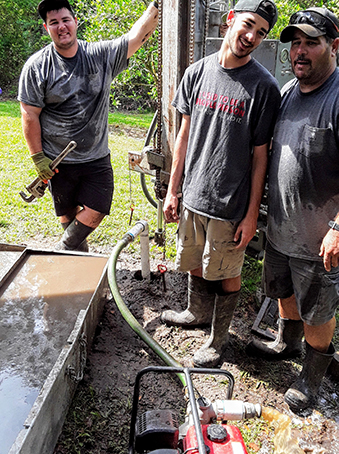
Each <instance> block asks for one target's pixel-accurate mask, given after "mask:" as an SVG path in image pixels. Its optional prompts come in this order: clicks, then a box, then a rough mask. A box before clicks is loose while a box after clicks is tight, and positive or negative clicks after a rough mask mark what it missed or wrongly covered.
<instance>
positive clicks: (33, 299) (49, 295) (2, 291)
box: [0, 243, 109, 454]
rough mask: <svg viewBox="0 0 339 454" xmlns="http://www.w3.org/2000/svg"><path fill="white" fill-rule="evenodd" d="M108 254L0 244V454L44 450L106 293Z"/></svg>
mask: <svg viewBox="0 0 339 454" xmlns="http://www.w3.org/2000/svg"><path fill="white" fill-rule="evenodd" d="M107 261H108V257H103V256H99V255H91V254H83V253H73V252H53V251H42V250H38V249H29V248H25V247H23V246H15V245H6V244H1V243H0V408H1V416H0V454H52V453H53V451H54V447H55V445H56V442H57V439H58V436H59V434H60V432H61V430H62V426H63V423H64V420H65V417H66V414H67V411H68V408H69V405H70V403H71V401H72V398H73V395H74V392H75V389H76V386H77V384H78V382H79V381H80V380H81V379H82V376H83V371H84V367H85V364H86V355H87V351H88V349H89V348H90V345H91V342H92V340H93V337H94V333H95V329H96V326H97V324H98V319H99V317H100V315H101V314H102V310H103V306H104V303H105V301H106V299H107V297H108V295H109V288H108V284H107V269H106V268H107Z"/></svg>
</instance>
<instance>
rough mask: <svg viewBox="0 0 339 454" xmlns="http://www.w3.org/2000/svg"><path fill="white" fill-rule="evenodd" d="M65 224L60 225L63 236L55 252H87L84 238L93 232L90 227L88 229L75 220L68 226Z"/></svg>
mask: <svg viewBox="0 0 339 454" xmlns="http://www.w3.org/2000/svg"><path fill="white" fill-rule="evenodd" d="M66 224H67V223H66V222H65V223H62V226H63V227H66V228H65V231H64V234H63V236H62V238H61V240H60V241H59V243H58V244H57V245H56V247H55V249H56V250H57V251H82V252H88V245H87V241H86V238H87V236H88V235H89V234H90V233H92V232H93V230H94V229H93V228H92V227H88V226H87V225H85V224H82V222H80V221H78V219H77V218H75V219H73V221H72V222H71V223H69V225H68V226H67V225H66Z"/></svg>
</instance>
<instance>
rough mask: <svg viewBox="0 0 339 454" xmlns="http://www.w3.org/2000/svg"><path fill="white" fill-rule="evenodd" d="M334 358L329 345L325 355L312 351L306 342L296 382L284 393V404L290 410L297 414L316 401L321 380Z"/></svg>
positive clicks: (332, 348) (332, 350)
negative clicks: (285, 403) (301, 367)
mask: <svg viewBox="0 0 339 454" xmlns="http://www.w3.org/2000/svg"><path fill="white" fill-rule="evenodd" d="M333 356H334V347H333V344H332V343H331V344H330V346H329V348H328V351H327V353H321V352H319V351H317V350H314V348H312V347H311V346H310V345H309V344H308V343H307V342H306V356H305V360H304V363H303V369H302V371H301V373H300V375H299V378H298V380H297V381H296V382H295V383H293V385H292V386H291V388H290V389H289V390H288V391H287V392H286V393H285V397H284V399H285V402H287V403H288V405H289V406H290V408H291V410H292V411H294V412H296V413H298V412H300V411H301V410H305V409H306V408H308V407H310V406H312V405H313V404H315V403H316V401H317V394H318V391H319V387H320V384H321V380H322V378H323V376H324V375H325V373H326V370H327V368H328V366H329V365H330V363H331V361H332V359H333Z"/></svg>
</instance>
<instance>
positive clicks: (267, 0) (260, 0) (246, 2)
mask: <svg viewBox="0 0 339 454" xmlns="http://www.w3.org/2000/svg"><path fill="white" fill-rule="evenodd" d="M233 11H235V12H236V13H245V12H249V13H256V14H259V16H261V17H262V18H263V19H265V20H266V21H267V22H268V24H269V30H271V29H272V28H273V27H274V25H275V23H276V22H277V19H278V10H277V7H276V6H275V3H274V1H273V0H239V1H238V3H237V4H236V5H235V7H234V8H233Z"/></svg>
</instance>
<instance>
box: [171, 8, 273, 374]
mask: <svg viewBox="0 0 339 454" xmlns="http://www.w3.org/2000/svg"><path fill="white" fill-rule="evenodd" d="M276 19H277V9H276V6H275V4H274V3H273V1H271V0H268V1H265V0H240V1H239V2H238V3H237V4H236V5H235V7H234V10H231V11H230V12H229V14H228V18H227V25H228V29H227V33H226V36H225V37H224V40H223V44H222V47H221V49H220V51H219V52H218V53H217V54H213V55H210V56H208V57H206V58H204V59H202V60H199V61H198V62H196V63H195V64H193V65H192V66H190V67H189V68H188V69H187V70H186V72H185V74H184V77H183V79H182V81H181V83H180V86H179V88H178V91H177V94H176V96H175V98H174V100H173V105H174V106H175V107H176V108H177V110H178V111H179V112H180V113H181V114H182V115H183V117H182V123H181V127H180V131H179V134H178V137H177V140H176V144H175V149H174V154H173V163H172V171H171V177H170V182H169V186H168V192H167V196H166V200H165V203H164V213H165V217H166V220H167V222H175V221H178V214H177V207H178V194H177V193H178V190H179V186H180V184H181V180H182V177H184V178H183V185H182V209H181V213H180V222H179V231H178V242H177V260H176V266H177V269H178V270H180V271H188V272H189V275H188V307H187V309H186V310H185V311H184V312H182V313H177V312H174V311H171V310H170V311H165V312H164V313H163V314H162V320H163V321H164V322H165V323H167V324H171V325H180V326H196V325H203V324H210V323H212V329H211V335H210V338H209V339H208V341H207V342H206V343H205V345H204V346H203V347H202V348H201V349H200V350H199V351H197V352H196V353H195V354H194V358H193V361H194V364H195V365H196V366H200V367H214V366H215V365H217V364H218V363H219V362H220V359H221V355H222V353H223V352H224V351H225V349H226V347H227V343H228V328H229V325H230V323H231V319H232V316H233V311H234V309H235V306H236V303H237V300H238V296H239V292H240V285H241V277H240V274H241V268H242V264H243V259H244V251H245V248H246V246H247V244H248V243H249V241H250V240H251V239H252V238H253V236H254V234H255V232H256V227H257V217H258V213H259V205H260V201H261V196H262V191H263V186H264V180H265V175H266V164H267V151H268V144H269V142H270V140H271V137H272V132H273V126H274V122H275V118H276V115H277V113H278V109H279V104H280V93H279V88H278V85H277V82H276V80H275V79H274V78H273V77H272V76H271V75H270V73H269V72H268V71H267V70H266V69H265V68H264V67H263V66H261V65H260V64H259V63H258V62H256V61H255V60H252V59H251V56H250V53H251V52H252V51H253V50H254V49H255V48H256V47H257V46H259V44H260V43H261V42H262V40H263V39H264V38H265V36H266V35H267V33H268V32H269V30H270V29H271V28H272V27H273V26H274V24H275V22H276Z"/></svg>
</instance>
